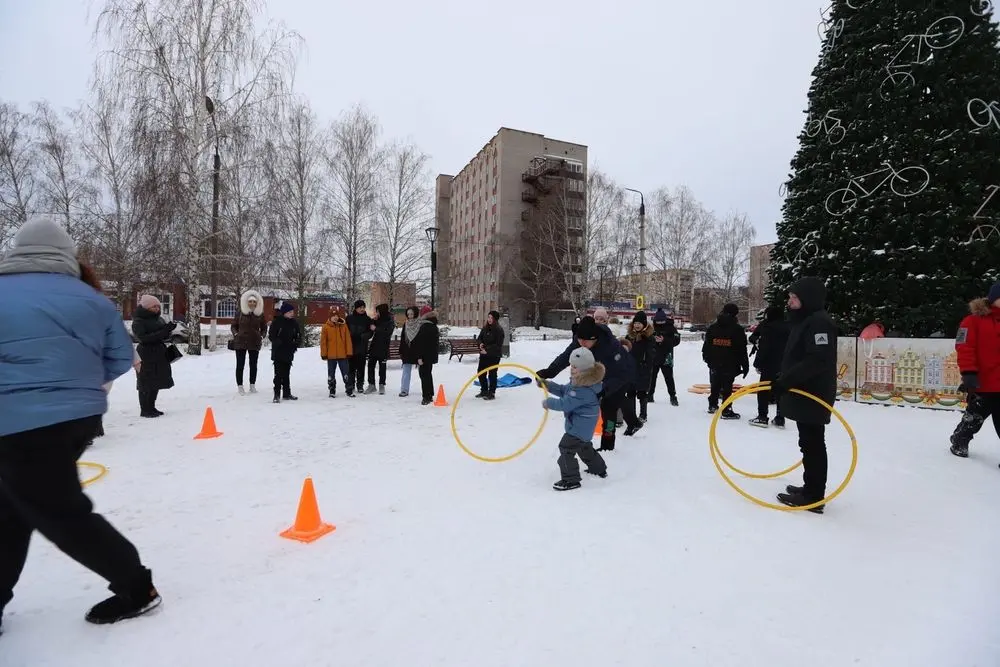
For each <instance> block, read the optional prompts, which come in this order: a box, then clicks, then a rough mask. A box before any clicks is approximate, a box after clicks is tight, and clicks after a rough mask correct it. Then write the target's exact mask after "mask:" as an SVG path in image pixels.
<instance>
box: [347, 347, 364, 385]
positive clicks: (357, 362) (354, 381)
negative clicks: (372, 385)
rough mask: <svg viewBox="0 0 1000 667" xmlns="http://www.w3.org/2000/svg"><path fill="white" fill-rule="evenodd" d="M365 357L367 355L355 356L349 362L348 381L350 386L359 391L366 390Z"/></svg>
mask: <svg viewBox="0 0 1000 667" xmlns="http://www.w3.org/2000/svg"><path fill="white" fill-rule="evenodd" d="M365 356H366V353H365V352H362V353H361V354H355V355H354V356H352V357H351V358H350V359H349V360H348V362H349V363H348V368H349V371H348V372H349V375H348V379H347V384H348V385H353V386H355V387H357V388H358V391H364V390H365Z"/></svg>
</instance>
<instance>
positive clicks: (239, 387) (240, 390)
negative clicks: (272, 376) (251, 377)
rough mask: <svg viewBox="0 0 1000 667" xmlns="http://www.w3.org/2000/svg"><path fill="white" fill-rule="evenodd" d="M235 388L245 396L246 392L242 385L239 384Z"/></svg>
mask: <svg viewBox="0 0 1000 667" xmlns="http://www.w3.org/2000/svg"><path fill="white" fill-rule="evenodd" d="M236 390H237V391H239V392H240V396H246V395H247V392H246V390H245V389H244V388H243V385H239V386H238V387H236Z"/></svg>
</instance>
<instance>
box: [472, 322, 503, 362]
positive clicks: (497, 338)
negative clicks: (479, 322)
mask: <svg viewBox="0 0 1000 667" xmlns="http://www.w3.org/2000/svg"><path fill="white" fill-rule="evenodd" d="M490 315H491V316H492V317H493V324H488V323H487V324H484V325H483V328H482V329H480V330H479V337H478V338H477V339H476V340H478V341H479V344H480V345H482V346H483V349H484V350H485V352H484V353H483V356H485V357H487V358H490V359H499V358H500V357H501V356H502V355H503V339H504V332H503V328H502V327H501V326H500V313H498V312H497V311H495V310H494V311H490Z"/></svg>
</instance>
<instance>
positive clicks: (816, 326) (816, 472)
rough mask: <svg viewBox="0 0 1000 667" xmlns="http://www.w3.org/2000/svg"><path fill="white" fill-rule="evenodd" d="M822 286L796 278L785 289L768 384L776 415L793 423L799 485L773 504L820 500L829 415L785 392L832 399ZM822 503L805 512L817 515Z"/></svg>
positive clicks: (833, 373)
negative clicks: (782, 332)
mask: <svg viewBox="0 0 1000 667" xmlns="http://www.w3.org/2000/svg"><path fill="white" fill-rule="evenodd" d="M825 303H826V286H825V285H824V284H823V282H822V281H821V280H820V279H819V278H802V279H800V280H798V281H797V282H795V283H794V284H792V286H791V287H789V288H788V308H789V310H790V311H791V322H792V329H791V332H790V333H789V336H788V344H787V345H786V346H785V354H784V356H783V357H782V360H781V373H780V374H779V375H778V378H777V379H776V380H775V381H774V382H773V383H772V386H773V388H774V389H775V391H777V392H778V393H779V395H780V398H779V399H778V400H779V401H780V405H781V413H782V414H783V415H784V416H785V417H786V418H788V419H791V420H792V421H794V422H795V424H796V426H797V427H798V431H799V449H800V450H801V451H802V481H803V485H802V486H788V487H787V488H786V489H785V490H786V493H779V494H778V500H779V501H780V502H781V503H783V504H785V505H788V506H789V507H802V506H804V505H811V504H812V503H815V502H818V501H820V500H822V499H823V498H824V497H826V470H827V458H826V425H827V424H829V423H830V411H829V410H827V409H826V408H825V407H823V406H822V405H819V404H818V403H816V402H815V401H813V400H811V399H809V398H807V397H805V396H800V395H798V394H792V393H790V392H789V391H788V390H789V389H801V390H802V391H805V392H808V393H810V394H813V395H814V396H816V397H817V398H820V399H822V400H823V401H824V402H826V403H827V405H831V406H832V405H833V402H834V401H835V400H836V397H837V325H836V324H834V322H833V320H832V319H830V316H829V315H828V314H827V312H826V310H825V308H824V305H825ZM823 508H824V506H823V505H820V506H818V507H816V508H814V509H811V510H810V511H811V512H815V513H816V514H822V513H823Z"/></svg>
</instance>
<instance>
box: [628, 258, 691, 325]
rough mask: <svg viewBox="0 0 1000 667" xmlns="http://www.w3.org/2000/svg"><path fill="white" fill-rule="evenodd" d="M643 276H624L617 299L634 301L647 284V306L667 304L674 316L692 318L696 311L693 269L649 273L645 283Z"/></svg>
mask: <svg viewBox="0 0 1000 667" xmlns="http://www.w3.org/2000/svg"><path fill="white" fill-rule="evenodd" d="M641 277H642V274H638V273H636V274H632V275H627V276H622V278H621V279H620V281H619V283H620V285H619V286H620V294H616V295H615V297H616V298H617V299H629V300H634V299H635V297H636V295H638V294H639V288H640V286H642V283H643V282H644V283H645V294H644V296H645V300H646V303H647V304H654V303H666V304H669V305H670V306H672V307H673V309H674V315H676V316H677V317H680V318H682V319H688V318H690V317H691V313H692V311H693V310H694V278H695V272H694V271H693V270H692V269H664V270H660V271H647V272H646V276H645V281H642V280H640V278H641Z"/></svg>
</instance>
